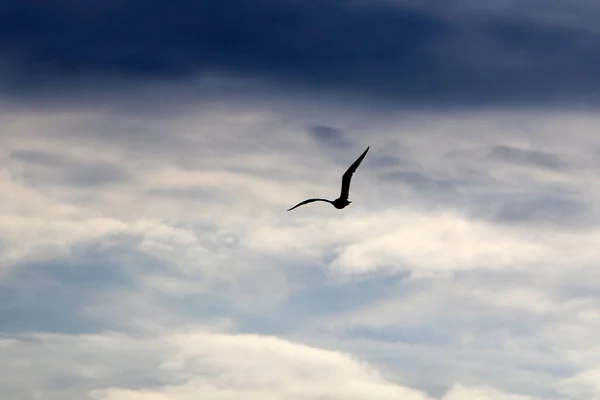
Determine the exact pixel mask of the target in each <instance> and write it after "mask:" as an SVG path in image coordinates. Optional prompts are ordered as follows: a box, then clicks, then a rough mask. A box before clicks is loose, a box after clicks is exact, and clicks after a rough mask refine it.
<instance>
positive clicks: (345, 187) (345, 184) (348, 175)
mask: <svg viewBox="0 0 600 400" xmlns="http://www.w3.org/2000/svg"><path fill="white" fill-rule="evenodd" d="M369 147H371V146H369ZM369 147H367V149H366V150H365V152H364V153H362V154H361V156H360V157H358V159H357V160H356V161H354V164H352V165H351V166H350V168H348V170H347V171H346V172H345V173H344V176H342V192H341V193H340V198H341V199H344V200H348V196H349V193H350V179H352V174H354V171H356V168H358V166H359V165H360V163H361V162H362V160H363V158H365V156H366V155H367V151H369Z"/></svg>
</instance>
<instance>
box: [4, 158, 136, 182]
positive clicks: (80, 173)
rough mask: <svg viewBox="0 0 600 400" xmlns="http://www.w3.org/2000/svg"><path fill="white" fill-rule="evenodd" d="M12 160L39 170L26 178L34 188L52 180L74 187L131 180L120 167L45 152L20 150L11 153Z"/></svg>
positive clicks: (31, 171)
mask: <svg viewBox="0 0 600 400" xmlns="http://www.w3.org/2000/svg"><path fill="white" fill-rule="evenodd" d="M10 157H11V158H12V159H13V160H17V161H20V162H22V163H24V164H27V165H29V166H34V167H36V166H37V167H42V169H41V170H40V169H31V170H30V171H29V173H28V174H27V176H28V177H29V178H31V179H34V180H35V181H36V182H35V183H36V184H43V183H44V182H46V183H47V182H48V178H49V177H48V176H47V172H48V171H50V172H51V177H50V179H51V180H54V181H55V182H58V183H64V184H68V185H70V186H74V187H94V186H104V185H110V184H115V183H123V182H127V181H130V180H131V179H132V177H131V175H130V174H129V173H128V172H127V171H126V170H125V169H123V168H122V167H120V166H117V165H114V164H109V163H105V162H93V161H82V160H76V159H73V158H71V157H68V156H65V155H62V154H58V153H51V152H45V151H34V150H19V151H15V152H13V153H11V155H10Z"/></svg>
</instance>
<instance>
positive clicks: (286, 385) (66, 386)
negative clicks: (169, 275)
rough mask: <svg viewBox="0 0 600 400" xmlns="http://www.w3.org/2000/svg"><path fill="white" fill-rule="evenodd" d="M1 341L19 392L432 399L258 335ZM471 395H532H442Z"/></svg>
mask: <svg viewBox="0 0 600 400" xmlns="http://www.w3.org/2000/svg"><path fill="white" fill-rule="evenodd" d="M0 345H1V346H2V348H3V352H4V354H6V355H7V357H3V358H2V361H0V364H1V365H3V371H5V373H3V375H2V377H1V378H0V381H1V382H2V383H3V388H5V389H6V390H7V393H8V394H9V395H12V396H14V397H15V398H22V399H34V398H36V396H39V395H42V396H44V397H43V398H45V399H59V398H64V397H61V396H66V397H69V398H74V397H76V398H91V399H98V400H128V399H197V398H202V399H207V400H213V399H215V400H216V399H220V400H226V399H247V400H254V399H256V400H258V399H281V398H286V399H290V400H309V399H311V400H312V399H317V398H319V399H348V400H354V399H356V400H358V399H364V398H370V399H374V400H378V399H381V400H387V399H389V400H392V399H393V400H395V399H398V398H402V399H407V400H433V399H434V398H433V397H431V396H429V395H427V394H425V393H423V392H422V391H419V390H416V389H412V388H409V387H406V386H402V385H400V384H397V383H394V382H393V381H391V380H389V377H388V376H386V375H387V374H385V373H383V372H382V371H380V370H377V369H376V368H374V367H373V366H371V365H369V364H367V363H364V362H361V361H359V360H356V359H354V358H352V357H350V356H348V355H347V354H343V353H339V352H333V351H328V350H323V349H317V348H312V347H309V346H306V345H302V344H298V343H293V342H290V341H286V340H282V339H278V338H274V337H266V336H259V335H231V334H225V333H211V332H206V331H204V332H202V331H197V330H196V331H191V332H187V333H174V334H167V335H165V336H162V337H128V336H124V335H115V334H112V335H103V336H100V335H86V336H65V335H33V336H30V337H28V338H23V339H2V340H1V341H0ZM124 360H127V362H123V361H124ZM61 382H62V384H61ZM25 383H26V384H25ZM22 384H25V385H22ZM86 395H87V397H86ZM473 396H477V397H473ZM475 398H476V399H477V400H526V399H531V398H530V397H521V396H513V395H508V394H503V393H502V392H499V391H497V390H493V389H477V388H468V387H465V386H462V385H457V386H455V387H453V388H452V389H451V390H450V391H449V392H448V393H447V394H446V395H444V396H443V397H441V399H442V400H471V399H475Z"/></svg>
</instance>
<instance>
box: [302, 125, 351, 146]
mask: <svg viewBox="0 0 600 400" xmlns="http://www.w3.org/2000/svg"><path fill="white" fill-rule="evenodd" d="M309 131H310V134H311V136H312V137H313V138H314V139H316V140H317V141H318V142H320V143H323V144H324V145H326V146H331V147H334V148H338V147H349V146H350V142H349V141H348V140H347V139H346V138H345V136H344V134H343V132H342V131H340V130H338V129H335V128H332V127H330V126H325V125H316V126H313V127H311V128H310V130H309Z"/></svg>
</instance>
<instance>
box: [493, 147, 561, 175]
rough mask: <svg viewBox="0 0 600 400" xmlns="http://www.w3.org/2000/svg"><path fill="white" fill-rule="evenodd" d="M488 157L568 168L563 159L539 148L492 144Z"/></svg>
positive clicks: (514, 162) (544, 166)
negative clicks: (526, 148) (529, 148)
mask: <svg viewBox="0 0 600 400" xmlns="http://www.w3.org/2000/svg"><path fill="white" fill-rule="evenodd" d="M488 157H490V158H491V159H494V160H499V161H503V162H507V163H511V164H519V165H529V166H536V167H540V168H544V169H550V170H557V171H563V170H566V169H567V168H568V165H567V163H566V162H565V161H563V160H561V159H560V157H558V156H557V155H556V154H552V153H548V152H545V151H539V150H524V149H519V148H516V147H509V146H494V147H493V148H492V149H491V150H490V151H489V152H488Z"/></svg>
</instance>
